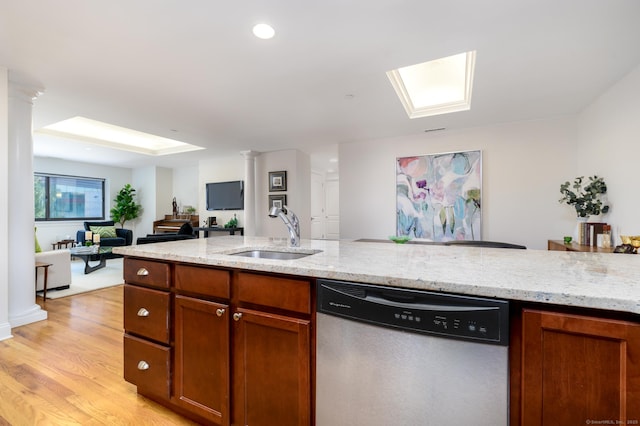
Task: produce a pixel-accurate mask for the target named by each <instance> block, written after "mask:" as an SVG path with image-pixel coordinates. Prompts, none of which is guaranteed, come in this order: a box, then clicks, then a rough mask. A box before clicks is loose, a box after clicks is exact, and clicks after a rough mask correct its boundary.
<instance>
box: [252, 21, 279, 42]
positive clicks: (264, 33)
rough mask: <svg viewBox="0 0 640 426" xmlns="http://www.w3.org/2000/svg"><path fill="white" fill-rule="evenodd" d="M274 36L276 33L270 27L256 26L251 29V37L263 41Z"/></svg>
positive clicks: (264, 25)
mask: <svg viewBox="0 0 640 426" xmlns="http://www.w3.org/2000/svg"><path fill="white" fill-rule="evenodd" d="M275 34H276V31H275V30H274V29H273V27H272V26H271V25H267V24H258V25H256V26H254V27H253V35H255V36H256V37H258V38H261V39H263V40H268V39H270V38H273V36H274V35H275Z"/></svg>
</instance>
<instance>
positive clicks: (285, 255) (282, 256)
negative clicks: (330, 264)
mask: <svg viewBox="0 0 640 426" xmlns="http://www.w3.org/2000/svg"><path fill="white" fill-rule="evenodd" d="M230 254H231V255H232V256H244V257H254V258H257V259H277V260H291V259H300V258H302V257H307V256H311V255H312V254H315V253H303V252H291V251H273V250H247V251H241V252H238V253H230Z"/></svg>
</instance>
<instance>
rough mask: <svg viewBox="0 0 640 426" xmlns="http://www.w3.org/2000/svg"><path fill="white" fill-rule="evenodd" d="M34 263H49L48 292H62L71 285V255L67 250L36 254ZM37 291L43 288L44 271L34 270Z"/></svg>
mask: <svg viewBox="0 0 640 426" xmlns="http://www.w3.org/2000/svg"><path fill="white" fill-rule="evenodd" d="M35 255H36V262H44V263H50V264H51V266H50V267H49V271H48V277H47V291H48V290H62V289H65V288H69V286H70V285H71V253H69V250H67V249H62V250H52V251H43V252H40V253H36V254H35ZM36 273H37V276H36V282H37V287H36V290H37V291H41V290H42V289H43V288H44V277H43V275H44V271H43V270H42V269H41V268H36Z"/></svg>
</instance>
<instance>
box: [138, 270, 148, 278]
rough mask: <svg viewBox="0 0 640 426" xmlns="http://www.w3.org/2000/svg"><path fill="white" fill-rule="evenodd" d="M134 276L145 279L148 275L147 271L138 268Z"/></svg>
mask: <svg viewBox="0 0 640 426" xmlns="http://www.w3.org/2000/svg"><path fill="white" fill-rule="evenodd" d="M136 275H137V276H139V277H146V276H147V275H149V271H147V270H146V269H145V268H140V269H138V272H136Z"/></svg>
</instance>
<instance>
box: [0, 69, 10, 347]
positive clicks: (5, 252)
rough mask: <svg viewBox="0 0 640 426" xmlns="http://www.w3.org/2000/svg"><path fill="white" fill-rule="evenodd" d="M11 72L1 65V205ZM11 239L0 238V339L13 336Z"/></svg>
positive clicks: (0, 225)
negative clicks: (11, 314)
mask: <svg viewBox="0 0 640 426" xmlns="http://www.w3.org/2000/svg"><path fill="white" fill-rule="evenodd" d="M8 99H9V72H8V70H7V69H6V68H5V67H0V205H3V206H6V205H7V203H8V200H9V163H8V161H9V160H8V159H9V101H8ZM8 217H9V215H7V214H6V213H5V214H3V215H0V235H5V236H6V235H7V234H8V233H9V222H8ZM8 259H9V241H8V238H6V237H4V238H1V239H0V340H4V339H7V338H9V337H11V326H10V325H9V260H8Z"/></svg>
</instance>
